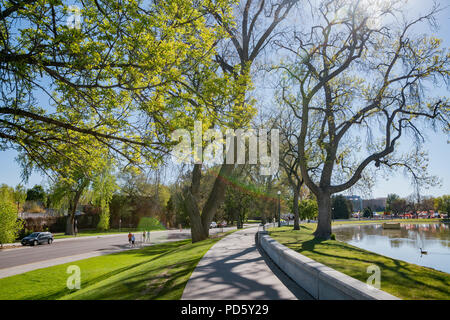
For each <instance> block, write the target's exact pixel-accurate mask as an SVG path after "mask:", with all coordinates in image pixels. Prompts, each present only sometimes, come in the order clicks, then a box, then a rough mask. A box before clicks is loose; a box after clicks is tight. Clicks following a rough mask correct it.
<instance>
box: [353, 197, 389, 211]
mask: <svg viewBox="0 0 450 320" xmlns="http://www.w3.org/2000/svg"><path fill="white" fill-rule="evenodd" d="M344 197H345V198H346V199H347V200H350V201H351V202H352V204H353V212H356V211H359V212H362V211H363V210H364V208H367V207H370V208H371V209H372V210H373V211H384V210H386V199H387V198H376V199H362V198H361V197H360V196H355V195H352V196H344Z"/></svg>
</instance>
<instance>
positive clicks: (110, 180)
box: [92, 164, 117, 231]
mask: <svg viewBox="0 0 450 320" xmlns="http://www.w3.org/2000/svg"><path fill="white" fill-rule="evenodd" d="M92 189H93V191H94V192H93V198H94V203H95V204H96V205H97V206H98V207H100V210H101V211H100V221H99V222H98V225H97V229H98V230H101V231H105V230H108V229H109V217H110V214H109V204H110V202H111V199H112V197H113V194H114V191H115V190H116V189H117V184H116V177H115V175H114V174H113V171H112V166H111V164H109V165H107V166H105V167H104V169H103V171H102V172H100V173H99V174H98V175H97V176H96V177H95V178H94V181H93V183H92Z"/></svg>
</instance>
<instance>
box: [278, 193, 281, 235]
mask: <svg viewBox="0 0 450 320" xmlns="http://www.w3.org/2000/svg"><path fill="white" fill-rule="evenodd" d="M277 194H278V228H279V227H281V216H280V211H281V208H280V194H281V191H280V190H278V192H277Z"/></svg>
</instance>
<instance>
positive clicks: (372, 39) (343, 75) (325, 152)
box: [279, 0, 450, 238]
mask: <svg viewBox="0 0 450 320" xmlns="http://www.w3.org/2000/svg"><path fill="white" fill-rule="evenodd" d="M406 9H407V8H406V7H405V6H404V4H403V2H402V1H395V0H392V1H385V2H383V3H382V4H380V3H379V2H377V1H371V0H365V1H350V0H327V1H315V2H314V3H312V14H311V16H310V19H308V21H310V24H309V25H304V26H303V27H302V29H301V30H300V31H296V32H295V33H294V34H293V35H292V39H285V40H284V41H283V42H281V41H280V43H279V45H280V46H281V47H283V48H285V49H286V50H287V51H288V52H289V53H290V54H292V56H293V58H292V61H290V62H287V63H285V64H284V65H282V66H280V69H282V70H284V72H285V75H286V76H287V77H288V78H289V79H290V80H291V81H290V84H289V88H287V90H290V92H291V95H292V98H293V99H292V101H291V103H290V104H289V106H290V107H291V111H292V113H293V114H294V115H295V116H296V117H297V118H298V119H299V120H300V122H301V126H300V128H299V140H298V145H297V148H298V155H299V163H300V171H301V173H302V177H303V179H304V181H305V184H306V185H307V186H308V188H309V189H310V190H311V191H312V192H313V193H314V194H315V195H316V197H317V201H318V207H319V218H318V225H317V229H316V231H315V233H314V234H315V236H316V237H318V238H329V237H330V235H331V214H330V212H331V195H332V194H334V193H338V192H342V191H344V190H346V189H348V188H350V187H352V186H354V185H355V184H356V183H358V181H360V179H361V178H362V177H363V176H364V175H365V174H367V173H368V166H369V164H374V165H375V168H380V169H381V167H384V168H386V169H395V168H405V169H406V170H407V172H409V173H411V174H412V177H413V181H414V182H415V183H416V184H420V183H421V182H424V181H427V182H428V181H429V180H428V178H429V177H428V175H427V174H426V160H427V159H426V156H424V153H423V152H422V151H421V149H420V147H421V142H423V135H422V132H423V131H422V130H424V129H425V128H426V127H428V126H434V127H435V128H443V129H444V131H447V132H448V129H449V107H448V106H449V103H448V98H447V97H440V96H439V91H435V92H433V91H432V90H430V86H438V85H439V84H442V83H445V81H447V80H448V77H449V62H450V55H449V53H448V50H447V49H445V48H442V47H441V41H440V40H438V39H436V38H434V37H430V36H426V35H418V34H417V33H416V32H415V30H416V28H417V27H422V26H423V25H424V23H426V22H427V21H428V22H433V21H434V20H433V19H434V17H435V15H436V13H437V12H438V7H437V6H435V7H433V8H432V9H431V11H430V12H429V13H421V14H420V15H419V16H418V17H416V18H410V17H408V16H407V15H406V13H405V12H406V11H407V10H406ZM401 12H403V13H404V14H403V15H402V14H401ZM407 136H410V137H411V136H412V137H413V138H415V142H416V148H414V149H413V150H412V151H411V152H410V153H409V154H399V152H396V149H397V148H396V147H397V145H398V143H399V141H400V138H402V139H403V138H404V137H407ZM311 137H312V138H313V140H311ZM311 148H313V150H312V154H314V156H311V150H310V149H311ZM316 155H319V156H316ZM316 166H319V169H320V172H319V175H318V178H314V177H312V176H311V174H310V172H309V169H310V168H313V167H316Z"/></svg>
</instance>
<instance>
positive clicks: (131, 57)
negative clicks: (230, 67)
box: [0, 0, 231, 166]
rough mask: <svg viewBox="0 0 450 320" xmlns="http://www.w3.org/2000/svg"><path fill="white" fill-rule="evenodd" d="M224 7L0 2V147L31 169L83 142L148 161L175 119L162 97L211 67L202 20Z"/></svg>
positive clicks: (157, 155)
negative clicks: (189, 75)
mask: <svg viewBox="0 0 450 320" xmlns="http://www.w3.org/2000/svg"><path fill="white" fill-rule="evenodd" d="M69 4H70V5H72V7H70V6H69ZM230 4H231V1H228V0H224V1H222V0H217V1H209V0H205V1H196V2H191V1H186V0H170V1H164V0H163V1H157V2H148V1H120V2H117V1H114V0H87V1H75V2H72V1H71V2H70V3H69V2H68V1H67V2H66V1H61V0H55V1H44V0H26V1H2V2H1V12H0V21H1V28H0V86H1V96H0V99H1V102H2V105H1V106H0V149H2V150H4V149H7V148H15V149H17V150H19V151H20V152H24V153H26V156H27V157H28V158H29V159H30V160H32V161H33V162H34V163H35V164H36V165H37V166H39V165H40V163H41V162H45V154H47V153H61V150H59V149H58V146H59V145H61V144H66V145H70V146H71V147H72V150H71V151H70V152H68V153H66V154H65V155H64V156H66V157H70V160H71V161H76V160H77V155H78V154H80V153H85V154H89V152H90V150H91V147H90V146H89V144H88V143H87V142H86V139H90V138H92V139H95V140H96V141H97V142H98V143H101V144H103V145H104V146H105V147H107V148H109V149H110V151H111V152H113V153H114V155H115V156H117V157H120V158H122V160H125V161H127V162H131V163H147V164H150V165H156V164H157V163H158V161H159V160H160V159H161V153H164V152H167V151H168V150H169V149H170V146H171V145H172V142H170V140H169V133H170V132H171V131H172V130H173V129H175V128H176V127H177V125H178V124H179V123H180V121H181V120H180V118H181V116H182V115H183V114H182V113H181V114H174V113H171V112H170V111H171V110H170V108H171V106H170V105H169V104H168V102H167V101H168V100H170V99H171V97H172V96H171V94H170V92H171V91H173V90H176V88H178V87H179V86H180V84H179V83H180V82H182V81H183V79H184V75H185V74H186V73H187V72H189V71H190V70H191V69H192V68H195V67H196V65H197V64H199V63H202V64H203V65H206V66H207V65H208V63H209V62H210V61H212V59H213V58H214V55H213V54H212V52H211V48H212V47H213V46H214V44H215V43H216V42H217V41H218V39H220V38H221V37H222V34H223V33H222V32H220V30H222V28H220V27H218V26H217V25H211V24H210V23H209V22H208V21H207V18H206V15H207V14H208V12H209V11H214V10H219V11H221V12H223V17H224V19H225V20H227V15H228V11H229V8H230ZM73 5H76V6H78V7H73ZM77 19H79V20H80V22H81V23H80V24H77V23H75V24H73V23H72V24H71V23H68V22H73V21H75V22H76V21H77ZM185 97H186V98H188V97H189V92H186V93H185ZM86 137H90V138H86ZM66 150H67V149H66Z"/></svg>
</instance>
